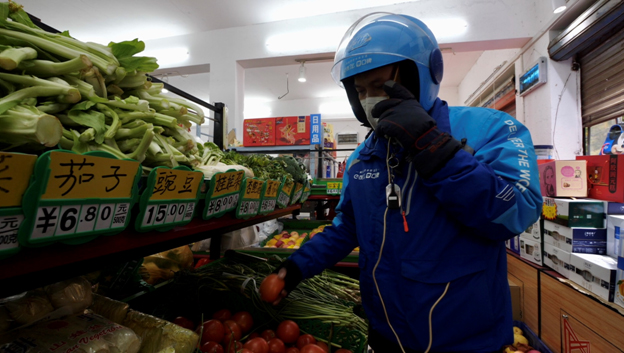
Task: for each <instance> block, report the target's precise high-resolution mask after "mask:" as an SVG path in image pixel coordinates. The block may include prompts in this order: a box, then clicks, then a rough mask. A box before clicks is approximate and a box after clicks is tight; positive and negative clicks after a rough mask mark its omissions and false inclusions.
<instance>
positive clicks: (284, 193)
mask: <svg viewBox="0 0 624 353" xmlns="http://www.w3.org/2000/svg"><path fill="white" fill-rule="evenodd" d="M294 186H295V183H294V182H292V181H291V182H287V181H286V178H284V180H282V185H281V186H280V189H279V191H278V193H277V195H278V196H277V206H278V207H279V208H285V207H288V204H289V202H290V195H291V194H292V191H293V188H294Z"/></svg>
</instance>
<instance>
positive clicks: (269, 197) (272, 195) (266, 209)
mask: <svg viewBox="0 0 624 353" xmlns="http://www.w3.org/2000/svg"><path fill="white" fill-rule="evenodd" d="M279 186H280V182H279V181H278V180H267V182H266V189H265V192H264V197H263V198H262V203H261V204H260V211H259V212H258V214H261V215H265V214H268V213H271V212H273V211H275V206H276V205H277V192H278V191H279Z"/></svg>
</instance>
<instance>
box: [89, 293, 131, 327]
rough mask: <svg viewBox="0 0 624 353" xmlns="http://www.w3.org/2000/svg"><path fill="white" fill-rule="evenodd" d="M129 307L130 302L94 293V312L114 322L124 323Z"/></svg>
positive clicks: (92, 307) (92, 306)
mask: <svg viewBox="0 0 624 353" xmlns="http://www.w3.org/2000/svg"><path fill="white" fill-rule="evenodd" d="M129 308H130V305H128V303H123V302H120V301H117V300H113V299H110V298H108V297H105V296H103V295H99V294H93V304H92V305H91V308H90V309H91V310H93V312H94V313H96V314H98V315H101V316H103V317H105V318H107V319H109V320H110V321H112V322H114V323H117V324H120V325H123V322H124V320H125V319H126V315H127V314H128V309H129Z"/></svg>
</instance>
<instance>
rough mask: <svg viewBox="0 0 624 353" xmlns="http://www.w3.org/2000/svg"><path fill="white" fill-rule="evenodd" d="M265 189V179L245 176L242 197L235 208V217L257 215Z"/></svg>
mask: <svg viewBox="0 0 624 353" xmlns="http://www.w3.org/2000/svg"><path fill="white" fill-rule="evenodd" d="M265 191H266V182H265V181H263V180H260V179H254V178H247V179H246V180H245V182H244V183H243V189H242V192H241V194H242V197H241V200H240V202H239V203H238V208H237V209H236V218H249V217H253V216H255V215H257V214H258V211H259V210H260V203H261V202H262V195H263V194H264V193H265Z"/></svg>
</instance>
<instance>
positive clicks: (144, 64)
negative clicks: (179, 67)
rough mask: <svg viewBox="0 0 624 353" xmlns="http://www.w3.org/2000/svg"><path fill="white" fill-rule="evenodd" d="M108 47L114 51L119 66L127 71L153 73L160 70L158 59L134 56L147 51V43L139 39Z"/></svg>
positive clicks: (111, 44) (111, 43)
mask: <svg viewBox="0 0 624 353" xmlns="http://www.w3.org/2000/svg"><path fill="white" fill-rule="evenodd" d="M108 46H109V47H110V48H111V49H112V52H113V55H115V57H117V59H118V60H119V64H121V66H123V67H124V68H125V69H126V70H127V71H133V70H137V71H144V72H152V71H154V70H156V69H158V64H157V63H156V58H153V57H151V56H134V54H138V53H140V52H142V51H143V50H145V43H144V42H143V41H140V40H139V39H138V38H135V39H134V40H129V41H124V42H119V43H114V42H110V43H109V44H108Z"/></svg>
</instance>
